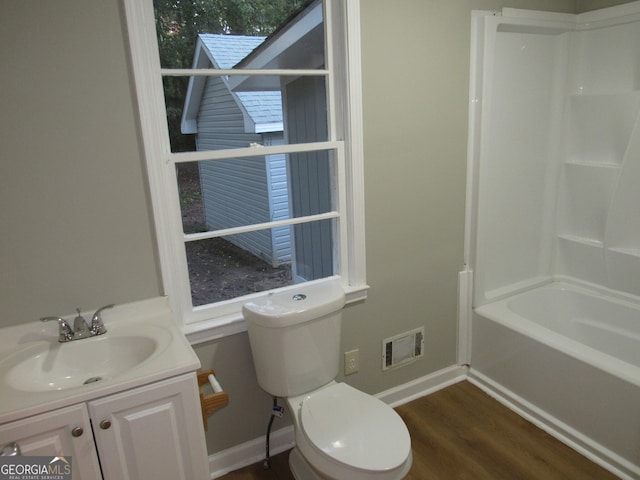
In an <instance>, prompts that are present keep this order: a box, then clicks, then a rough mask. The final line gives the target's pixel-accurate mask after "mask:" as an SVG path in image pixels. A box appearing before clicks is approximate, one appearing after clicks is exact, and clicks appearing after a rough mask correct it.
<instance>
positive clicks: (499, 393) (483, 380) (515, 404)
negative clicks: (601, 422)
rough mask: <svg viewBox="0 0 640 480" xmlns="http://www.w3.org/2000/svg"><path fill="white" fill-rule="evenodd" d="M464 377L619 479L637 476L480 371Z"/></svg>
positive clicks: (628, 465)
mask: <svg viewBox="0 0 640 480" xmlns="http://www.w3.org/2000/svg"><path fill="white" fill-rule="evenodd" d="M467 380H468V381H469V382H471V383H473V384H474V385H475V386H477V387H478V388H480V389H481V390H482V391H484V392H485V393H486V394H488V395H489V396H491V397H492V398H494V399H496V400H497V401H498V402H500V403H502V404H503V405H504V406H506V407H507V408H509V409H510V410H513V411H514V412H515V413H517V414H518V415H520V416H521V417H523V418H524V419H526V420H528V421H530V422H531V423H533V424H534V425H535V426H536V427H538V428H540V429H542V430H544V431H545V432H547V433H548V434H549V435H551V436H552V437H555V438H557V439H558V440H560V441H561V442H562V443H564V444H565V445H568V446H569V447H571V448H573V449H574V450H576V451H577V452H578V453H580V454H581V455H583V456H585V457H586V458H588V459H589V460H591V461H592V462H594V463H597V464H598V465H600V466H601V467H603V468H605V469H606V470H608V471H610V472H611V473H613V474H614V475H616V476H618V477H620V478H621V479H623V480H633V479H637V478H639V477H640V471H638V467H637V466H635V465H633V464H631V463H630V462H628V461H627V460H625V459H623V458H622V457H620V456H619V455H616V454H615V453H614V452H612V451H611V450H609V449H607V448H605V447H603V446H602V445H600V444H599V443H597V442H595V441H594V440H592V439H591V438H589V437H586V436H585V435H583V434H581V433H580V432H578V431H577V430H575V429H573V428H571V427H570V426H569V425H567V424H566V423H564V422H562V421H560V420H558V419H557V418H556V417H554V416H552V415H550V414H548V413H546V412H545V411H543V410H541V409H539V408H538V407H536V406H535V405H533V404H532V403H530V402H528V401H527V400H525V399H524V398H522V397H521V396H519V395H517V394H515V393H513V392H512V391H511V390H509V389H507V388H505V387H504V386H502V385H501V384H499V383H496V382H494V381H493V380H491V379H490V378H489V377H487V376H485V375H483V374H482V373H480V372H478V371H476V370H474V369H473V368H472V369H471V370H470V371H469V374H468V377H467Z"/></svg>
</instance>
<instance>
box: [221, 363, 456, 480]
mask: <svg viewBox="0 0 640 480" xmlns="http://www.w3.org/2000/svg"><path fill="white" fill-rule="evenodd" d="M466 372H467V369H466V367H460V366H457V365H453V366H451V367H447V368H444V369H442V370H439V371H437V372H434V373H432V374H429V375H426V376H424V377H421V378H418V379H416V380H412V381H411V382H408V383H405V384H403V385H399V386H397V387H393V388H391V389H389V390H385V391H384V392H381V393H379V394H377V395H375V396H376V397H377V398H379V399H380V400H382V401H383V402H385V403H387V404H389V405H390V406H391V407H397V406H399V405H403V404H405V403H408V402H410V401H412V400H415V399H416V398H420V397H424V396H425V395H429V394H430V393H433V392H435V391H437V390H440V389H442V388H445V387H448V386H449V385H453V384H454V383H458V382H460V381H462V380H464V379H465V378H466ZM294 445H295V435H294V432H293V426H289V427H286V428H283V429H280V430H276V431H275V432H272V433H271V435H270V447H269V452H270V454H271V455H277V454H278V453H282V452H284V451H286V450H288V449H290V448H292V447H293V446H294ZM264 457H265V437H264V436H262V437H259V438H256V439H254V440H250V441H248V442H245V443H242V444H240V445H236V446H235V447H231V448H228V449H226V450H222V451H220V452H217V453H214V454H213V455H209V471H210V472H211V478H212V479H213V478H218V477H221V476H222V475H225V474H227V473H229V472H232V471H234V470H237V469H239V468H243V467H246V466H248V465H252V464H254V463H258V462H260V461H262V460H264Z"/></svg>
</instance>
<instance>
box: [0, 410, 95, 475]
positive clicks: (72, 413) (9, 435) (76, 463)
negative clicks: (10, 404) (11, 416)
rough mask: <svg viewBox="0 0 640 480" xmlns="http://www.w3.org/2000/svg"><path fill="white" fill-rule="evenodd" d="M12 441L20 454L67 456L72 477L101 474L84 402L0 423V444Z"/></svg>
mask: <svg viewBox="0 0 640 480" xmlns="http://www.w3.org/2000/svg"><path fill="white" fill-rule="evenodd" d="M11 442H16V443H17V444H18V445H19V446H20V450H21V453H22V455H34V456H40V455H41V456H52V457H53V456H59V457H63V456H70V457H71V462H72V464H71V466H72V474H73V478H74V480H99V479H101V478H102V475H101V473H100V464H99V463H98V456H97V454H96V448H95V444H94V442H93V434H92V432H91V422H90V421H89V415H88V413H87V408H86V406H85V405H84V404H80V405H73V406H70V407H65V408H60V409H59V410H54V411H52V412H47V413H42V414H40V415H34V416H32V417H29V418H24V419H22V420H16V421H15V422H11V423H6V424H4V425H0V446H4V445H6V444H8V443H11Z"/></svg>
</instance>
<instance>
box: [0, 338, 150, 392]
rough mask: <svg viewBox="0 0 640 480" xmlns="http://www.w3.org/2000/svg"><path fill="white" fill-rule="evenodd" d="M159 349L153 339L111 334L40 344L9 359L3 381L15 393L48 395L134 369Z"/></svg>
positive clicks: (110, 377)
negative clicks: (46, 392)
mask: <svg viewBox="0 0 640 480" xmlns="http://www.w3.org/2000/svg"><path fill="white" fill-rule="evenodd" d="M158 347H159V342H158V341H156V339H155V338H153V337H151V336H142V335H122V336H118V335H114V336H110V335H109V333H107V334H106V335H102V336H99V337H94V338H89V339H85V340H76V341H72V342H68V343H51V342H38V343H37V344H35V345H30V346H29V347H27V348H25V349H24V350H22V351H21V352H19V353H17V354H16V355H14V356H13V358H11V359H10V361H11V364H12V366H11V367H10V368H9V369H8V370H7V371H6V374H5V378H4V381H5V383H6V384H7V385H8V386H10V387H12V388H13V389H15V390H21V391H26V392H45V391H52V390H65V389H68V388H75V387H80V386H82V385H84V384H92V383H96V382H100V381H103V380H107V379H112V378H116V377H117V376H118V375H120V374H122V373H124V372H128V371H130V370H131V369H134V368H136V367H138V366H140V365H141V364H143V363H144V362H145V361H146V360H148V359H149V358H150V357H151V356H152V355H153V354H154V353H155V352H156V351H157V350H158Z"/></svg>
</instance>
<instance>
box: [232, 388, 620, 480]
mask: <svg viewBox="0 0 640 480" xmlns="http://www.w3.org/2000/svg"><path fill="white" fill-rule="evenodd" d="M396 411H397V412H398V413H399V414H400V416H401V417H402V418H403V420H404V421H405V423H406V424H407V427H408V428H409V432H410V433H411V445H412V449H413V465H412V467H411V471H410V472H409V475H407V477H406V479H405V480H465V479H468V480H485V479H486V480H512V479H518V480H561V479H562V480H609V479H612V480H613V479H615V478H617V477H616V476H614V475H612V474H611V473H609V472H608V471H606V470H604V469H603V468H601V467H599V466H598V465H596V464H594V463H593V462H591V461H590V460H588V459H587V458H585V457H583V456H581V455H580V454H578V453H577V452H576V451H574V450H572V449H571V448H569V447H567V446H566V445H564V444H563V443H561V442H559V441H558V440H556V439H555V438H553V437H551V436H550V435H548V434H547V433H545V432H544V431H542V430H540V429H539V428H537V427H535V426H534V425H533V424H531V423H529V422H527V421H526V420H524V419H523V418H521V417H520V416H518V415H516V414H515V413H513V412H512V411H511V410H509V409H508V408H506V407H504V406H503V405H501V404H500V403H499V402H497V401H496V400H494V399H493V398H491V397H489V396H488V395H486V394H485V393H484V392H482V391H481V390H480V389H478V388H476V387H475V386H473V385H472V384H470V383H469V382H460V383H458V384H455V385H453V386H451V387H448V388H445V389H443V390H440V391H438V392H436V393H433V394H432V395H429V396H427V397H423V398H419V399H417V400H414V401H413V402H410V403H408V404H406V405H402V406H400V407H398V408H397V409H396ZM287 460H288V452H285V453H282V454H280V455H276V456H274V457H272V467H271V469H270V470H264V469H263V468H262V463H258V464H255V465H251V466H249V467H246V468H243V469H241V470H238V471H235V472H232V473H229V474H227V475H225V476H223V477H220V478H221V479H223V480H293V476H292V475H291V473H290V472H289V467H288V463H287Z"/></svg>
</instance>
